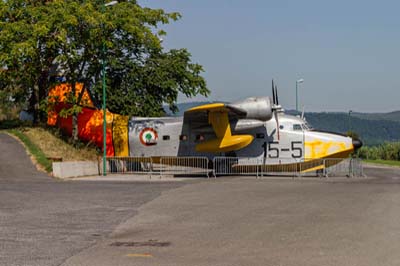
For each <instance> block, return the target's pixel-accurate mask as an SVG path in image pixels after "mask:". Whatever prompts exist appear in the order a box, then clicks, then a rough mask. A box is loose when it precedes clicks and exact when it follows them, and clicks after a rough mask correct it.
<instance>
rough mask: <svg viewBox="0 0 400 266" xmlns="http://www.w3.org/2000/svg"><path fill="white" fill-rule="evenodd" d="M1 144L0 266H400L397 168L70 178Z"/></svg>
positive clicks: (399, 173)
mask: <svg viewBox="0 0 400 266" xmlns="http://www.w3.org/2000/svg"><path fill="white" fill-rule="evenodd" d="M0 143H1V145H0V265H63V266H72V265H73V266H79V265H85V266H89V265H96V266H101V265H143V266H145V265H152V266H154V265H166V266H168V265H171V266H172V265H174V266H175V265H182V266H183V265H185V266H186V265H196V266H197V265H198V266H202V265H204V266H205V265H218V266H222V265H229V266H232V265H234V266H236V265H271V266H291V265H296V266H298V265H307V266H313V265H318V266H321V265H323V266H325V265H344V266H347V265H348V266H356V265H360V266H361V265H363V266H364V265H371V266H372V265H373V266H376V265H393V266H394V265H400V222H399V221H400V193H399V192H400V186H399V184H400V169H394V168H376V167H368V168H366V169H365V173H366V174H367V175H368V178H330V179H318V178H305V179H295V180H292V179H289V178H283V179H272V178H268V179H261V180H256V179H254V178H218V179H216V180H215V179H210V180H200V181H196V182H182V183H176V182H172V183H158V182H154V183H137V182H135V183H130V182H94V181H90V182H82V181H78V182H61V181H55V180H53V179H51V178H49V177H47V176H45V175H43V174H40V173H38V172H37V171H35V169H34V168H33V167H32V166H31V165H30V163H29V160H28V159H27V158H26V155H25V153H24V151H23V149H22V148H21V147H20V146H19V144H18V143H16V142H15V141H14V140H12V139H10V138H9V137H6V136H4V135H0ZM16 162H17V163H16ZM15 164H18V165H20V166H21V167H19V168H16V167H15Z"/></svg>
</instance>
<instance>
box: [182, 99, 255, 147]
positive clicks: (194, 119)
mask: <svg viewBox="0 0 400 266" xmlns="http://www.w3.org/2000/svg"><path fill="white" fill-rule="evenodd" d="M245 116H246V111H245V110H243V109H241V108H237V107H233V106H230V105H229V104H224V103H212V104H205V105H200V106H196V107H193V108H191V109H189V110H187V111H186V112H185V118H184V122H186V123H189V125H190V126H192V127H194V128H201V127H204V126H209V125H211V126H212V129H213V130H214V132H215V135H216V136H217V138H216V139H209V140H205V141H203V142H200V143H198V144H197V145H196V151H198V152H214V153H217V152H229V151H235V150H239V149H242V148H244V147H246V146H247V145H249V144H250V143H251V142H252V141H253V138H254V137H253V136H252V135H232V132H231V126H230V123H229V117H231V118H232V117H237V118H240V117H245Z"/></svg>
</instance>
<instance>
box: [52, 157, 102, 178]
mask: <svg viewBox="0 0 400 266" xmlns="http://www.w3.org/2000/svg"><path fill="white" fill-rule="evenodd" d="M99 174H100V171H99V164H98V162H97V161H93V162H91V161H82V162H53V176H55V177H59V178H69V177H78V176H89V175H99Z"/></svg>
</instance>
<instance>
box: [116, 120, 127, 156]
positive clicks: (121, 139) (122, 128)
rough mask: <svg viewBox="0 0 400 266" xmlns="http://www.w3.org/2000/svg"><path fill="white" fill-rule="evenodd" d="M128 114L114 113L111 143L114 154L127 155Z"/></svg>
mask: <svg viewBox="0 0 400 266" xmlns="http://www.w3.org/2000/svg"><path fill="white" fill-rule="evenodd" d="M128 121H129V118H128V116H124V115H117V114H114V120H113V143H114V150H115V156H129V144H128V142H129V140H128Z"/></svg>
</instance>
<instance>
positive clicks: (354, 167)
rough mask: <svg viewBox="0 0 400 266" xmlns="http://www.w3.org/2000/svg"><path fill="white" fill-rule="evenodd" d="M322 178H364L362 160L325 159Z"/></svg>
mask: <svg viewBox="0 0 400 266" xmlns="http://www.w3.org/2000/svg"><path fill="white" fill-rule="evenodd" d="M324 165H325V168H324V176H325V177H333V176H347V177H362V176H364V172H363V165H362V160H361V159H359V158H351V159H346V160H341V161H339V159H325V160H324Z"/></svg>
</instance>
